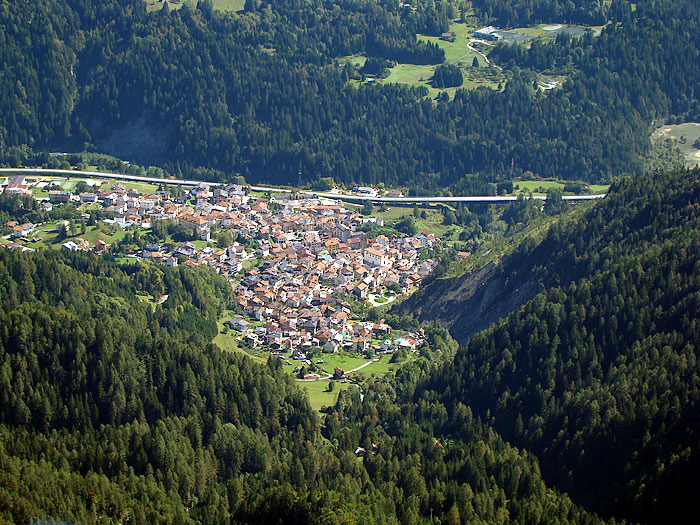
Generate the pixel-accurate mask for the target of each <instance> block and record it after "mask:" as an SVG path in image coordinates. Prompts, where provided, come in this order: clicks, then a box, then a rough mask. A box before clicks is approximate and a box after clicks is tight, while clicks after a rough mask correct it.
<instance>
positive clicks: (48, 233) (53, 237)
mask: <svg viewBox="0 0 700 525" xmlns="http://www.w3.org/2000/svg"><path fill="white" fill-rule="evenodd" d="M124 235H126V232H125V231H122V230H117V231H116V232H115V233H113V234H110V233H107V232H105V231H101V230H99V229H98V228H97V226H87V227H86V228H85V233H84V234H79V235H75V236H72V237H66V238H64V239H59V238H58V232H57V231H56V223H53V222H51V223H47V224H43V225H41V226H39V227H38V228H37V229H35V230H34V232H33V233H32V234H31V235H30V238H38V239H39V240H38V241H36V242H30V243H29V244H27V246H28V247H29V248H35V249H36V248H52V249H58V248H60V247H61V244H62V243H64V242H67V241H73V242H75V243H76V244H77V243H79V242H80V240H81V239H85V240H86V241H89V242H90V243H94V242H95V241H96V240H97V239H100V240H102V241H104V242H106V243H107V244H113V243H115V242H117V241H119V240H121V239H123V238H124Z"/></svg>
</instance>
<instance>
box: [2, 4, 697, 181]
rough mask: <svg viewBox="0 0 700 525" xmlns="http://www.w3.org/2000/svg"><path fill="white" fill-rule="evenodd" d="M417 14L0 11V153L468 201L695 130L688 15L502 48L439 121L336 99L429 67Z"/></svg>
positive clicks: (412, 107) (400, 94)
mask: <svg viewBox="0 0 700 525" xmlns="http://www.w3.org/2000/svg"><path fill="white" fill-rule="evenodd" d="M414 4H415V5H416V9H415V10H413V9H410V8H408V7H400V6H399V4H398V3H397V2H394V1H393V0H384V1H380V2H376V1H374V0H372V1H370V0H360V1H352V2H350V1H347V2H346V1H330V0H328V1H324V2H314V3H310V2H302V1H294V2H283V1H280V2H277V1H271V2H254V1H251V2H248V5H247V12H245V13H240V14H231V13H229V14H222V13H218V12H214V11H212V9H211V4H210V3H209V2H204V1H202V2H199V3H198V5H197V7H196V8H192V7H189V6H188V5H187V4H185V6H184V7H182V8H181V9H179V10H177V11H170V10H168V9H165V8H164V9H163V10H160V11H156V12H152V13H147V12H146V9H145V4H144V3H143V2H142V1H140V0H109V1H106V2H89V1H78V0H59V1H49V0H39V1H36V2H29V1H27V0H23V1H18V2H4V3H2V4H1V5H0V27H1V28H2V31H0V38H2V45H0V66H1V67H0V71H2V73H1V74H0V86H2V90H0V92H1V93H2V95H1V96H0V108H2V109H1V110H0V139H1V141H2V152H1V153H0V155H2V156H3V160H4V162H6V163H9V164H16V163H18V162H21V158H22V155H21V151H20V150H19V149H17V148H18V147H19V146H21V145H29V146H31V147H32V148H35V149H38V150H41V149H44V148H62V149H73V150H82V149H83V148H88V149H90V148H97V149H104V150H107V151H108V152H111V153H115V154H118V155H121V156H123V157H125V158H128V159H130V160H136V161H138V162H140V163H144V164H157V165H161V166H163V167H165V168H167V169H168V170H169V171H170V172H172V173H175V174H178V175H180V174H184V175H186V176H197V177H199V178H202V177H203V178H209V179H212V180H215V179H216V180H220V179H224V178H232V177H233V176H234V175H235V174H242V175H244V176H245V177H246V179H247V180H249V181H251V182H260V181H265V182H273V183H286V184H290V183H291V184H298V183H299V184H304V183H307V182H310V181H314V180H317V179H319V178H322V177H327V176H330V177H333V178H334V179H335V180H337V181H339V182H345V183H353V182H359V181H362V182H366V183H375V182H379V181H384V182H386V183H388V184H393V185H396V184H401V185H407V186H412V187H414V188H420V189H421V190H422V191H433V192H435V191H438V190H444V189H445V188H447V187H449V188H451V189H452V190H455V191H460V192H465V193H467V192H475V191H478V188H481V187H483V181H484V180H489V181H495V180H498V179H499V178H501V177H504V176H505V174H506V173H508V174H510V172H511V166H512V167H513V170H514V171H513V173H514V174H516V175H517V174H518V173H522V172H524V171H526V170H529V171H532V172H534V173H536V174H539V175H542V176H556V177H560V178H565V179H576V180H587V181H596V180H607V179H609V178H611V177H613V176H615V175H617V174H620V173H629V172H633V171H636V170H638V169H639V168H640V167H641V165H642V163H643V159H644V157H645V155H647V153H648V149H649V140H648V136H649V133H650V131H651V130H652V128H653V127H654V126H655V125H659V124H661V123H663V122H665V121H667V120H669V119H670V120H673V121H676V120H683V119H693V118H697V117H698V113H699V111H698V96H697V93H696V89H697V86H698V85H700V83H699V82H698V80H700V78H699V77H700V71H699V69H698V66H697V64H698V63H699V62H700V61H699V60H698V53H699V50H700V41H699V39H700V36H698V35H700V30H698V29H699V28H698V25H699V22H700V15H699V13H700V7H698V4H697V2H694V1H692V0H673V1H669V2H652V1H650V0H649V1H640V2H638V3H637V8H636V10H635V11H634V12H632V11H631V9H630V7H629V4H628V3H627V2H623V1H616V2H613V3H612V5H611V6H610V7H609V8H607V9H605V16H606V17H609V18H610V19H611V21H612V23H610V24H609V25H608V26H606V27H605V29H604V30H603V34H602V36H601V37H599V38H596V39H592V38H588V39H586V38H584V39H583V40H582V41H579V39H577V38H574V39H573V40H571V41H568V42H564V40H565V39H564V38H563V37H562V39H560V40H559V43H558V44H557V43H553V44H551V45H549V44H547V45H539V44H538V45H536V46H533V50H531V51H529V52H528V51H523V50H520V49H518V50H506V49H503V50H500V51H498V52H497V55H498V53H500V59H501V60H503V63H504V65H506V66H507V68H510V69H509V71H508V75H509V77H510V80H509V81H508V83H507V85H506V86H505V89H504V90H503V91H493V90H486V89H480V90H475V91H463V90H459V91H457V94H456V95H455V97H454V100H452V101H448V102H444V101H441V102H439V103H436V102H435V101H432V100H430V99H429V98H427V97H423V95H424V92H421V91H419V90H415V89H410V88H407V87H399V86H395V85H360V86H356V85H352V84H350V83H349V82H348V78H350V76H352V75H353V74H355V72H353V71H350V70H349V68H350V66H348V65H347V64H346V62H345V61H344V60H343V59H342V57H343V56H345V55H347V54H353V53H362V54H365V55H367V56H370V57H377V58H383V59H389V60H391V61H399V62H407V63H439V62H441V61H442V60H443V53H442V50H440V49H439V48H437V47H435V46H434V45H431V44H426V43H423V42H420V41H419V40H417V39H416V32H422V33H426V34H440V32H441V31H444V30H445V29H446V24H447V22H448V20H449V17H450V16H458V9H456V7H457V6H455V5H454V4H453V3H451V2H447V1H443V2H433V1H432V0H431V1H426V2H423V1H419V2H414ZM497 4H498V2H495V1H494V2H491V1H484V2H481V3H479V2H475V7H476V8H477V13H480V14H481V15H482V16H483V17H485V18H484V20H487V19H488V17H489V16H496V17H499V16H500V15H497V14H496V11H494V10H493V9H496V5H497ZM598 4H599V3H597V2H573V3H572V2H566V3H563V2H555V1H554V0H552V2H534V3H533V5H534V6H536V7H537V8H538V9H539V8H542V9H544V8H547V7H548V6H550V5H555V6H559V7H561V8H565V9H564V10H563V11H561V9H560V11H561V12H562V14H561V18H560V21H564V20H566V19H568V18H570V17H568V16H567V15H565V14H564V12H565V11H567V10H570V9H573V10H574V12H577V13H578V12H579V11H581V10H582V12H594V11H595V10H596V9H597V7H596V6H598ZM311 5H313V8H312V7H310V6H311ZM513 5H517V6H523V7H522V9H521V8H520V7H518V9H517V10H516V11H515V13H516V15H512V16H511V15H508V16H509V18H512V17H513V16H515V18H514V19H513V21H512V23H513V24H515V23H516V21H517V22H522V23H527V22H528V21H529V20H531V19H532V16H530V17H529V18H528V15H527V12H528V9H529V7H528V6H529V5H530V3H528V2H521V3H517V4H513ZM606 5H607V4H606ZM489 6H491V8H489ZM489 9H491V11H489ZM535 11H537V9H536V10H535ZM538 12H539V11H538ZM489 13H491V14H489ZM553 13H554V14H553V15H552V16H555V15H556V13H557V10H556V9H555V10H554V11H553ZM533 16H535V15H533ZM539 17H540V15H537V16H535V19H539ZM574 18H575V17H574ZM574 18H572V19H574ZM553 21H556V20H553ZM521 55H522V56H521ZM553 65H554V66H562V67H567V68H569V74H570V76H569V80H568V81H567V82H566V83H565V85H564V86H563V87H562V88H561V89H558V90H554V91H553V92H551V93H549V94H547V95H544V94H542V93H539V92H538V91H537V90H533V88H532V86H533V81H534V76H533V73H532V71H530V70H531V69H532V70H536V71H538V70H541V69H542V68H546V67H552V66H553ZM523 67H525V68H528V69H523V70H521V69H519V68H523ZM421 97H422V98H421ZM470 174H479V175H480V176H481V178H480V179H477V178H475V177H473V176H471V175H470Z"/></svg>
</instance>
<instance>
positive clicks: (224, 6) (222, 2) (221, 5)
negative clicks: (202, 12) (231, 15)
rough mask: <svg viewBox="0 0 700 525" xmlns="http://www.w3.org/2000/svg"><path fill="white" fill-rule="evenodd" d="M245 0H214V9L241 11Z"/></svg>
mask: <svg viewBox="0 0 700 525" xmlns="http://www.w3.org/2000/svg"><path fill="white" fill-rule="evenodd" d="M244 6H245V0H214V9H216V10H218V11H243V7H244Z"/></svg>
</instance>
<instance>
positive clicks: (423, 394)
mask: <svg viewBox="0 0 700 525" xmlns="http://www.w3.org/2000/svg"><path fill="white" fill-rule="evenodd" d="M699 175H700V173H698V172H697V171H693V172H681V173H676V174H673V175H660V174H655V175H653V176H652V175H649V176H644V177H635V178H630V179H625V180H624V181H620V182H619V183H617V184H616V185H615V186H614V188H613V189H612V190H611V193H610V194H609V195H608V197H607V198H606V199H605V201H604V202H601V203H599V204H598V205H596V206H594V207H593V208H592V209H591V210H589V211H587V212H586V213H585V214H583V216H581V217H580V218H579V219H577V220H574V221H561V222H560V223H558V224H556V225H554V226H552V228H551V229H550V231H549V233H548V234H547V235H546V236H545V238H544V239H543V240H542V242H540V243H539V244H534V243H532V242H527V243H524V244H523V245H522V246H521V247H520V249H519V250H517V251H516V252H514V253H513V254H512V255H510V256H509V257H508V258H506V260H504V261H503V263H502V265H501V267H500V268H499V269H498V270H497V271H496V272H494V273H493V274H492V275H490V276H489V277H488V279H492V280H494V281H496V282H498V283H500V284H499V285H498V286H499V287H500V288H501V289H502V290H503V291H502V293H501V296H500V297H492V298H490V301H491V302H490V303H488V304H492V305H493V304H503V303H507V302H509V299H508V296H509V294H511V293H512V290H513V289H518V288H521V289H526V290H528V293H529V294H530V297H532V299H531V300H529V301H527V302H526V303H525V304H524V305H523V306H522V307H517V305H515V306H513V308H514V311H513V313H511V314H510V315H509V316H508V317H506V318H505V320H503V321H502V322H500V323H498V324H496V325H495V326H493V327H491V328H489V329H488V330H486V331H483V332H480V333H478V334H477V335H474V336H473V337H471V338H470V339H469V340H468V343H467V344H466V345H465V346H464V347H463V348H461V349H460V351H459V352H458V353H457V355H456V357H455V359H454V362H450V363H449V364H445V365H444V366H443V367H442V368H441V369H440V370H439V371H438V372H436V373H434V374H433V375H432V376H431V377H430V378H429V379H427V380H425V381H421V383H420V385H419V386H418V388H416V390H415V392H414V393H413V399H414V402H418V401H419V400H423V399H430V400H438V401H439V402H440V403H442V404H443V405H444V406H445V407H446V413H448V414H450V413H453V412H454V411H455V410H457V408H458V406H460V405H461V404H463V403H468V405H469V406H470V408H471V410H472V411H473V414H474V415H475V416H476V417H478V418H480V419H481V420H482V421H484V422H488V423H490V424H491V425H493V427H494V428H495V429H496V430H497V431H498V432H499V433H500V434H501V435H502V436H503V437H504V438H505V439H506V440H507V441H508V442H509V443H511V444H513V445H515V446H519V447H524V448H525V449H527V450H528V451H530V452H532V453H533V454H535V455H536V456H537V457H538V459H539V460H540V462H541V466H542V470H543V475H544V477H545V480H547V482H549V483H551V484H552V485H553V486H555V487H557V488H558V489H560V490H563V491H566V492H567V493H568V494H570V495H571V496H572V498H573V499H574V501H576V502H578V503H579V504H581V505H583V506H584V507H585V508H587V509H590V510H595V511H597V512H599V513H601V514H602V515H603V516H616V517H623V518H626V519H630V520H633V521H641V522H664V521H666V520H669V519H671V517H673V516H684V515H685V516H687V515H689V513H692V512H693V511H694V510H695V504H694V502H693V501H694V500H693V498H692V496H691V493H692V492H693V488H692V487H694V486H695V484H696V483H697V480H696V479H695V474H694V473H695V472H697V466H698V455H697V450H696V449H697V443H698V439H699V438H700V436H698V433H697V424H696V422H697V416H698V401H699V400H700V391H699V390H698V385H699V384H700V383H699V381H700V370H699V369H698V345H699V343H700V334H699V333H698V329H697V328H698V327H697V319H698V318H699V317H700V311H699V308H700V304H699V303H698V297H699V295H698V293H699V292H700V259H699V257H700V234H699V233H698V232H700V222H699V221H700V216H699V215H698V210H697V203H698V201H699V199H700V182H699V180H698V176H699ZM540 290H543V291H541V292H540ZM426 291H427V290H426ZM538 292H539V293H538ZM439 293H441V294H445V293H447V292H446V290H445V289H444V288H441V289H440V291H439ZM419 300H420V301H422V302H430V301H431V300H432V298H431V297H430V296H426V295H423V296H422V297H420V299H419ZM474 305H475V303H474V301H470V300H465V302H464V303H462V304H460V303H459V302H456V303H454V304H452V305H451V308H452V312H453V314H454V316H455V317H456V318H457V321H456V323H455V324H454V325H452V331H453V332H454V333H455V334H464V332H463V328H462V327H461V326H460V325H462V324H467V325H468V324H469V323H470V322H471V320H470V317H476V316H479V315H480V312H479V310H478V308H474ZM487 308H488V306H487Z"/></svg>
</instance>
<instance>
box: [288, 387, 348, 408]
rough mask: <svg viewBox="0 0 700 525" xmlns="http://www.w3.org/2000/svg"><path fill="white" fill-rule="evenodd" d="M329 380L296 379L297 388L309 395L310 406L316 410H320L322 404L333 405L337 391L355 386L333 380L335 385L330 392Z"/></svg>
mask: <svg viewBox="0 0 700 525" xmlns="http://www.w3.org/2000/svg"><path fill="white" fill-rule="evenodd" d="M329 383H330V381H298V382H297V385H298V386H299V388H301V389H303V390H306V393H307V394H308V396H309V403H311V408H313V409H314V410H316V411H319V410H321V408H322V407H324V406H333V405H335V402H336V400H337V399H338V392H340V391H341V390H346V389H348V388H357V386H355V385H353V384H352V383H343V382H342V381H334V383H335V387H334V388H333V391H332V392H329V391H328V385H329Z"/></svg>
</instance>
